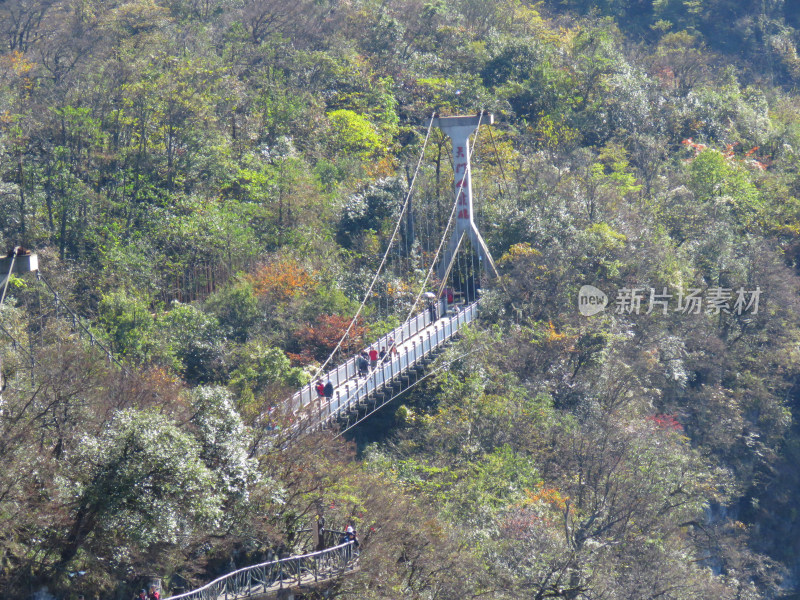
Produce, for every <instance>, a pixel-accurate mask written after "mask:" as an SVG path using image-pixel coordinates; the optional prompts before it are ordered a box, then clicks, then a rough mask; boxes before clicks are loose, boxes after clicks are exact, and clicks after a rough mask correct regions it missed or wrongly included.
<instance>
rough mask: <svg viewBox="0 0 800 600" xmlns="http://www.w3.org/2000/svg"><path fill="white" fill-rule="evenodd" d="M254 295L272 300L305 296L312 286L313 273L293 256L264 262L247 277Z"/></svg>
mask: <svg viewBox="0 0 800 600" xmlns="http://www.w3.org/2000/svg"><path fill="white" fill-rule="evenodd" d="M248 280H249V281H250V283H251V284H252V285H253V290H254V291H255V293H256V295H257V296H259V297H261V298H267V299H269V300H272V301H274V302H286V301H288V300H290V299H292V298H297V297H302V296H307V295H308V294H309V293H310V292H311V291H312V289H313V288H314V286H315V285H316V281H315V280H314V273H309V271H308V270H306V269H305V267H303V266H302V265H301V264H300V263H298V262H297V261H296V260H294V259H293V258H288V259H282V260H277V261H274V262H271V263H268V264H265V265H263V266H261V267H259V269H258V270H257V271H256V272H255V273H254V274H253V275H250V276H249V277H248Z"/></svg>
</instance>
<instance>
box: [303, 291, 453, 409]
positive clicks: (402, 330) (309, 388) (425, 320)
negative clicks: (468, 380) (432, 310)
mask: <svg viewBox="0 0 800 600" xmlns="http://www.w3.org/2000/svg"><path fill="white" fill-rule="evenodd" d="M446 306H447V304H446V302H445V300H440V301H439V306H438V308H439V314H443V313H444V310H445V308H446ZM428 325H430V314H429V312H428V311H427V310H423V311H422V312H420V313H419V314H417V315H416V316H415V317H413V318H411V319H409V320H408V321H406V322H405V323H403V324H402V325H400V326H399V327H396V328H394V329H393V330H392V331H391V332H389V333H387V334H386V335H384V336H382V337H380V338H378V339H377V340H375V341H374V342H373V343H371V344H370V345H369V346H378V347H380V346H384V347H385V346H387V345H388V343H389V340H390V339H394V340H395V343H397V344H400V343H403V342H405V341H406V340H407V339H408V338H409V337H411V336H413V335H415V334H417V333H418V332H419V331H420V330H422V329H425V328H426V327H427V326H428ZM369 346H368V347H369ZM365 350H366V348H365ZM356 372H357V367H356V357H351V358H349V359H348V360H346V361H345V362H344V363H343V364H341V365H339V366H338V367H337V368H336V369H334V370H333V371H330V372H329V373H328V375H327V378H328V379H330V380H331V383H333V386H334V387H335V388H338V387H339V386H340V385H341V384H342V383H344V382H345V381H347V380H348V379H350V378H351V377H353V376H354V375H355V374H356ZM315 398H316V391H315V390H314V381H310V382H309V383H307V384H306V385H304V386H303V387H302V388H300V390H299V391H297V392H295V393H294V394H292V396H291V398H289V400H288V402H287V404H288V407H289V410H290V412H297V411H298V410H300V409H302V408H303V407H305V406H307V405H308V404H309V403H310V402H311V401H312V400H314V399H315Z"/></svg>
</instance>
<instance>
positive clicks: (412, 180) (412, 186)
mask: <svg viewBox="0 0 800 600" xmlns="http://www.w3.org/2000/svg"><path fill="white" fill-rule="evenodd" d="M435 116H436V113H435V112H434V113H432V114H431V118H430V122H429V123H428V131H427V132H426V133H425V141H424V142H423V144H422V151H421V152H420V155H419V160H418V161H417V167H416V169H414V176H413V177H412V178H411V185H410V186H409V189H408V194H406V199H405V201H404V202H403V208H402V210H401V211H400V217H399V218H398V219H397V225H395V228H394V233H392V237H391V238H390V240H389V245H388V246H387V248H386V252H384V254H383V259H381V264H380V265H379V266H378V270H377V272H376V273H375V276H374V277H373V278H372V283H370V284H369V289H368V290H367V293H366V294H364V300H362V302H361V306H359V307H358V310H357V311H356V314H355V316H354V317H353V318H352V320H351V321H350V325H348V326H347V330H346V331H345V332H344V335H342V337H341V339H340V340H339V343H337V344H336V348H334V349H333V352H331V354H330V356H328V358H327V359H326V360H325V362H324V363H322V365H321V366H320V367H319V368H318V369H317V371H316V372H315V373H314V375H313V377H312V378H311V379H312V381H313V380H314V379H316V378H317V377H319V375H320V373H322V372H323V371H324V370H325V367H327V366H328V363H330V362H331V360H332V359H333V357H334V356H335V355H336V353H337V352H338V351H339V348H341V347H342V344H343V343H344V340H345V339H347V336H348V335H350V332H351V331H352V329H353V326H354V325H355V323H356V321H357V320H358V317H359V316H360V315H361V311H362V310H364V305H365V304H366V303H367V300H368V299H369V297H370V295H371V294H372V290H373V288H374V287H375V282H376V281H377V280H378V277H379V276H380V274H381V270H382V269H383V266H384V265H385V264H386V258H387V256H388V255H389V252H390V251H391V248H392V244H393V243H394V240H395V238H396V237H397V232H398V231H400V224H401V223H402V222H403V215H404V214H405V212H406V208H407V207H408V203H409V199H410V198H411V192H412V190H413V189H414V182H415V181H416V180H417V174H418V173H419V168H420V165H421V164H422V159H423V158H424V156H425V148H426V147H427V145H428V139H429V138H430V135H431V129H432V128H433V119H434V117H435Z"/></svg>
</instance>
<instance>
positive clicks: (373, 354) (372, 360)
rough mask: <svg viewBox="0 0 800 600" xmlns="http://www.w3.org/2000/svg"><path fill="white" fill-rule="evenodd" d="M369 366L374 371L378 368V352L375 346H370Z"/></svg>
mask: <svg viewBox="0 0 800 600" xmlns="http://www.w3.org/2000/svg"><path fill="white" fill-rule="evenodd" d="M369 366H370V367H372V368H373V369H374V368H375V367H377V366H378V351H377V350H375V346H370V349H369Z"/></svg>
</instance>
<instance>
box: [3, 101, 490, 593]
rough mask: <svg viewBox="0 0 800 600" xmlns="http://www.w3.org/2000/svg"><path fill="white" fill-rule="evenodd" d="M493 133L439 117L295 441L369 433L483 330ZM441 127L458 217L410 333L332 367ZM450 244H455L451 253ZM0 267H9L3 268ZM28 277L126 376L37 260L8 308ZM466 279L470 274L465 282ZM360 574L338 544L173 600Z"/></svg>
mask: <svg viewBox="0 0 800 600" xmlns="http://www.w3.org/2000/svg"><path fill="white" fill-rule="evenodd" d="M491 123H493V116H492V115H491V114H488V113H484V112H483V111H482V112H481V113H479V114H478V115H470V116H454V117H437V116H436V115H435V114H434V115H432V116H431V118H430V120H429V122H428V127H427V132H426V134H425V139H424V143H423V146H422V150H421V152H420V156H419V160H418V161H417V164H416V169H415V171H414V175H413V177H412V178H411V179H410V183H409V189H408V193H407V195H406V198H405V201H404V203H403V206H402V209H401V211H400V214H399V216H398V218H397V222H396V225H395V227H394V231H393V233H392V236H391V238H390V239H389V241H388V244H387V247H386V251H385V253H384V255H383V258H382V260H381V262H380V265H379V267H378V269H377V272H376V273H375V274H374V276H373V277H372V281H371V283H370V285H369V288H368V289H367V291H366V293H365V296H364V299H363V301H362V302H361V305H360V307H359V309H358V311H357V312H356V314H355V315H354V316H353V318H352V320H351V321H350V324H349V326H348V327H347V329H346V331H345V332H344V334H343V335H342V336H341V338H340V339H339V342H338V344H337V345H336V347H335V348H334V350H333V351H332V352H331V353H330V355H329V356H328V358H327V360H325V361H324V363H323V364H322V365H321V366H320V367H319V368H318V370H317V371H316V373H315V375H314V377H313V378H312V380H311V382H310V383H309V384H307V385H306V386H304V387H303V388H302V389H300V390H299V391H297V392H296V393H294V394H293V395H292V396H291V397H290V398H288V399H287V400H286V401H285V402H284V406H283V409H284V413H285V414H288V415H289V418H290V422H291V427H292V428H293V431H294V432H296V433H297V435H302V434H305V433H307V432H309V431H315V430H319V429H325V428H335V427H338V431H339V434H340V435H341V433H344V432H346V431H348V430H349V429H351V428H352V427H354V426H356V425H357V424H359V423H361V422H362V421H363V420H365V419H367V418H368V417H369V416H370V415H372V414H374V413H375V412H376V411H377V410H379V409H380V408H382V407H383V406H386V405H387V404H388V403H390V402H391V401H392V400H394V399H395V398H397V397H398V396H399V395H401V394H403V393H404V392H406V391H407V390H409V389H410V388H412V387H414V386H415V385H416V384H417V383H418V382H419V381H420V380H421V379H422V378H423V377H424V376H425V371H426V367H427V366H428V365H429V364H430V363H431V361H432V360H434V359H435V358H436V356H437V355H438V354H439V353H440V352H441V351H442V350H443V349H444V348H445V347H446V346H447V345H448V344H449V343H450V342H451V341H452V340H453V338H454V337H456V336H457V335H458V334H459V333H460V332H461V331H462V330H463V329H464V328H465V327H466V326H468V325H469V324H470V323H473V322H474V321H475V320H476V318H477V316H478V308H479V300H478V293H477V291H478V289H477V288H478V284H477V279H478V277H479V273H478V271H479V270H480V269H481V268H482V269H483V270H484V271H486V272H487V273H488V274H489V275H490V276H496V275H497V271H496V269H495V264H494V261H493V259H492V256H491V254H490V252H489V249H488V247H487V245H486V243H485V242H484V240H483V238H482V236H481V234H480V232H479V230H478V227H477V225H476V222H475V214H474V207H473V200H472V167H471V157H472V154H473V150H474V147H473V145H472V144H471V142H470V138H471V136H472V135H473V134H474V133H475V132H476V131H477V130H478V129H479V128H480V126H481V125H482V124H487V125H488V124H491ZM435 126H438V127H439V128H440V129H441V131H442V132H443V133H444V134H445V135H446V136H447V137H449V138H450V140H451V142H452V165H453V172H454V175H455V177H454V186H453V190H454V202H453V206H452V210H451V212H450V217H449V219H448V221H447V224H446V226H445V228H444V233H443V235H442V237H441V240H440V242H439V244H438V248H437V249H436V252H435V254H434V255H433V259H432V260H431V264H430V268H429V269H428V271H427V275H426V276H425V278H424V281H422V283H421V285H420V287H419V292H418V294H417V296H416V299H415V300H414V301H413V302H411V303H410V309H409V311H408V314H407V315H406V317H405V319H404V320H403V322H402V324H401V325H400V326H398V327H396V328H394V329H393V330H391V331H390V332H389V333H387V334H385V335H384V336H382V337H381V338H379V339H377V340H375V341H373V343H372V344H371V345H370V346H369V347H368V348H364V351H369V350H373V349H375V350H376V351H377V350H378V349H383V350H385V354H383V355H382V356H381V357H380V359H378V360H372V361H371V365H369V368H368V369H366V370H365V369H363V364H362V365H360V364H359V362H360V360H359V358H358V356H352V357H350V358H348V359H347V360H345V361H344V362H342V363H341V364H339V365H338V366H334V360H335V359H336V358H338V357H341V349H342V347H343V345H344V344H345V341H346V340H348V338H349V336H350V335H351V332H352V330H353V328H354V326H355V324H356V322H357V321H358V319H359V317H360V315H361V313H362V311H363V310H364V307H365V305H366V304H367V301H368V300H369V299H370V298H372V297H374V289H375V286H376V282H377V281H378V278H379V277H380V275H381V273H382V271H383V269H384V267H385V266H386V264H387V261H388V259H389V257H390V255H391V253H392V251H393V249H395V250H396V249H397V246H398V240H399V238H400V236H399V232H400V228H401V225H402V224H403V223H404V222H407V220H408V221H410V218H409V215H410V200H411V195H412V192H413V189H414V184H415V182H416V179H417V175H418V173H419V169H420V165H421V163H422V160H423V157H424V155H425V149H426V147H427V144H428V141H429V139H430V135H431V130H432V128H433V127H435ZM476 139H477V136H476ZM498 160H499V156H498ZM407 234H408V232H407ZM406 237H408V235H407V236H406ZM465 239H468V240H469V242H470V244H469V245H470V251H469V253H470V256H471V257H474V256H475V255H477V258H478V267H475V266H474V264H473V267H472V269H471V271H470V270H469V269H466V270H462V272H461V273H460V274H459V275H458V277H456V276H455V275H454V274H453V268H454V265H456V261H457V257H458V256H459V249H461V248H462V246H463V245H464V244H463V242H464V240H465ZM445 242H446V243H447V246H446V247H445ZM18 259H19V262H18V263H17V268H16V269H15V261H17V260H18ZM2 260H5V261H6V262H5V263H4V262H2ZM9 263H10V264H9ZM4 265H5V267H4ZM27 271H36V272H37V277H38V278H40V279H41V280H42V281H43V282H44V284H45V285H46V286H47V288H48V289H49V291H50V292H52V294H53V296H54V300H55V304H56V307H57V310H58V307H59V306H61V307H63V310H64V311H65V312H66V313H67V314H68V315H69V316H70V317H71V319H72V323H73V329H75V330H77V331H78V332H79V333H80V332H83V333H84V334H85V335H87V336H89V340H90V342H91V344H92V345H94V344H98V345H99V347H100V348H101V349H102V350H103V351H104V352H105V353H106V354H107V355H108V360H109V361H113V362H115V363H117V364H118V366H119V367H120V368H122V369H124V368H125V367H124V366H123V365H122V364H121V363H119V361H117V360H116V358H114V357H113V355H112V353H111V351H110V350H108V349H107V348H105V347H104V346H103V345H102V344H100V342H99V341H97V340H96V339H95V336H94V335H93V334H92V332H91V330H90V328H89V327H87V326H86V325H84V324H83V322H82V321H81V319H80V318H79V317H78V315H77V314H76V313H75V311H73V310H72V309H70V308H69V307H68V306H67V305H66V304H65V303H64V302H63V300H60V298H59V295H58V292H56V291H55V290H54V289H53V288H52V287H51V286H50V284H49V283H47V282H46V281H45V280H44V279H43V278H42V277H41V274H40V273H39V272H38V270H37V267H36V265H35V259H31V258H24V257H22V256H20V257H18V251H17V249H15V250H14V252H13V253H11V254H10V255H9V257H7V259H0V275H3V274H6V273H8V274H9V277H7V278H6V279H5V283H4V284H3V285H2V287H0V291H1V292H2V296H0V303H2V300H3V298H4V297H5V293H6V288H7V286H8V280H9V279H10V274H11V273H14V272H27ZM465 272H469V273H468V274H465ZM451 280H452V283H453V286H452V287H450V288H448V282H449V281H451ZM470 282H471V285H470ZM453 288H455V293H454V294H449V293H447V290H448V289H451V290H452V289H453ZM432 290H434V291H432ZM457 296H459V297H460V298H457ZM59 302H60V304H59ZM0 333H3V334H5V335H6V336H8V337H10V338H11V340H12V344H14V346H15V347H16V346H17V345H19V342H18V341H17V340H16V339H15V338H14V337H13V335H11V333H10V332H9V331H8V330H7V329H6V328H4V327H2V325H1V324H0ZM26 354H28V355H29V359H30V364H31V377H33V372H34V368H35V357H34V352H33V349H32V348H31V349H30V350H29V351H27V350H26ZM373 356H374V355H373ZM318 382H324V383H325V384H327V383H328V382H330V385H329V386H328V393H325V394H320V393H319V392H318V391H317V389H316V384H317V383H318ZM356 568H357V556H356V554H355V552H354V549H353V546H352V543H346V544H339V545H335V546H332V547H330V548H328V549H326V550H322V551H319V552H312V553H308V554H302V555H298V556H292V557H289V558H285V559H280V560H276V561H272V562H269V563H264V564H261V565H256V566H253V567H248V568H246V569H241V570H239V571H235V572H233V573H230V574H228V575H226V576H224V577H222V578H220V579H217V580H215V581H213V582H211V583H209V584H207V585H206V586H203V587H201V588H198V589H197V590H194V591H192V592H187V593H185V594H181V595H179V596H173V598H172V600H178V599H181V600H183V599H184V598H186V599H187V600H188V599H191V600H218V599H220V598H224V599H225V600H229V599H234V598H241V597H250V596H254V595H255V596H261V597H264V598H270V597H277V596H278V595H279V594H283V595H284V596H285V595H286V594H291V593H292V590H300V589H302V588H304V587H308V586H315V585H320V584H323V583H326V582H330V581H332V580H334V579H337V578H339V577H342V576H343V575H345V574H347V573H348V572H352V571H353V570H354V569H356ZM287 597H291V596H287Z"/></svg>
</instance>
